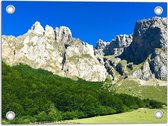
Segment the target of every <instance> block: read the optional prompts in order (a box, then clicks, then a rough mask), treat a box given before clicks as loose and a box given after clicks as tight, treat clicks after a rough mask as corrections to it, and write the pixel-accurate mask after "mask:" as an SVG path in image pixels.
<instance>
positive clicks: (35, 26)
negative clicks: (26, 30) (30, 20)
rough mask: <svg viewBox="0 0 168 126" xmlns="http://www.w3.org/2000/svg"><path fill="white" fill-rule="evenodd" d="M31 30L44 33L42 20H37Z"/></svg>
mask: <svg viewBox="0 0 168 126" xmlns="http://www.w3.org/2000/svg"><path fill="white" fill-rule="evenodd" d="M31 31H32V32H34V33H36V34H44V28H43V27H42V26H41V24H40V22H38V21H36V22H35V23H34V24H33V26H32V27H31Z"/></svg>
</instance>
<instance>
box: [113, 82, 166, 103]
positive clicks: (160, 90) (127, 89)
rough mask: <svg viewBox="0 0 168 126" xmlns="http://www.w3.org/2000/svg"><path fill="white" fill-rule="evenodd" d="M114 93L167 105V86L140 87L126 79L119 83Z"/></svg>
mask: <svg viewBox="0 0 168 126" xmlns="http://www.w3.org/2000/svg"><path fill="white" fill-rule="evenodd" d="M116 92H117V93H123V94H128V95H132V96H136V97H139V98H142V99H147V98H149V99H152V100H156V101H160V102H163V103H167V86H153V85H151V86H150V85H145V86H142V85H140V84H139V83H138V82H136V81H134V80H127V79H126V80H122V81H121V82H120V86H118V87H117V90H116Z"/></svg>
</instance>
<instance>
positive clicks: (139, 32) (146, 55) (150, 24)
mask: <svg viewBox="0 0 168 126" xmlns="http://www.w3.org/2000/svg"><path fill="white" fill-rule="evenodd" d="M120 57H121V58H122V59H125V60H127V61H129V62H134V63H135V64H140V63H142V62H144V61H145V60H146V59H148V60H149V67H150V68H149V69H150V70H151V72H152V74H154V75H155V78H157V79H161V80H167V72H166V69H167V19H166V18H159V17H154V18H152V19H148V20H146V19H145V20H141V21H138V22H137V23H136V25H135V30H134V34H133V42H132V43H131V45H130V46H129V47H128V48H127V49H126V50H125V51H124V53H123V54H122V55H121V56H120ZM148 74H149V73H148Z"/></svg>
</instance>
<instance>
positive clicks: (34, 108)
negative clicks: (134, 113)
mask: <svg viewBox="0 0 168 126" xmlns="http://www.w3.org/2000/svg"><path fill="white" fill-rule="evenodd" d="M103 84H104V82H88V81H85V80H82V79H78V80H72V79H69V78H64V77H60V76H57V75H54V74H52V73H51V72H48V71H45V70H42V69H33V68H31V67H29V66H27V65H23V64H20V65H16V66H12V67H11V66H8V65H6V64H5V63H2V90H3V92H2V121H3V123H5V124H8V123H10V124H18V123H19V124H30V123H35V122H45V121H51V122H53V121H61V120H70V119H78V118H86V117H93V116H98V115H108V114H115V113H122V112H127V111H131V110H134V109H138V108H141V107H148V108H162V106H163V103H161V102H158V101H155V100H150V99H143V100H142V99H140V98H138V97H133V96H130V95H126V94H117V93H115V92H113V91H111V92H109V91H108V89H104V88H102V87H103ZM8 111H14V112H15V114H16V117H15V119H14V120H12V121H8V120H7V119H6V117H5V116H6V113H7V112H8Z"/></svg>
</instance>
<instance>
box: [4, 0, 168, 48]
mask: <svg viewBox="0 0 168 126" xmlns="http://www.w3.org/2000/svg"><path fill="white" fill-rule="evenodd" d="M9 4H12V5H14V6H15V8H16V11H15V13H14V14H12V15H10V14H7V13H6V6H7V5H9ZM156 6H162V7H163V9H164V11H163V14H162V15H161V17H166V15H167V7H166V6H167V5H166V3H131V2H129V3H119V2H115V3H114V2H111V3H105V2H104V3H103V2H98V3H94V2H89V3H88V2H19V1H18V2H11V1H8V2H3V3H2V34H3V35H14V36H18V35H21V34H24V33H26V32H27V31H28V29H30V28H31V26H32V24H34V23H35V21H39V22H40V23H41V25H42V26H43V27H45V25H47V24H48V25H50V26H52V27H54V28H55V27H59V26H67V27H69V28H70V29H71V31H72V35H73V37H76V38H80V39H81V40H83V41H85V42H88V43H90V44H93V45H94V46H95V44H96V42H97V40H98V39H99V38H100V39H103V40H104V41H111V40H112V39H113V38H114V37H115V36H116V35H118V34H131V33H132V32H133V30H134V26H135V22H136V21H137V20H140V19H145V18H151V17H154V16H156V15H155V14H154V11H153V10H154V8H155V7H156Z"/></svg>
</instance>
